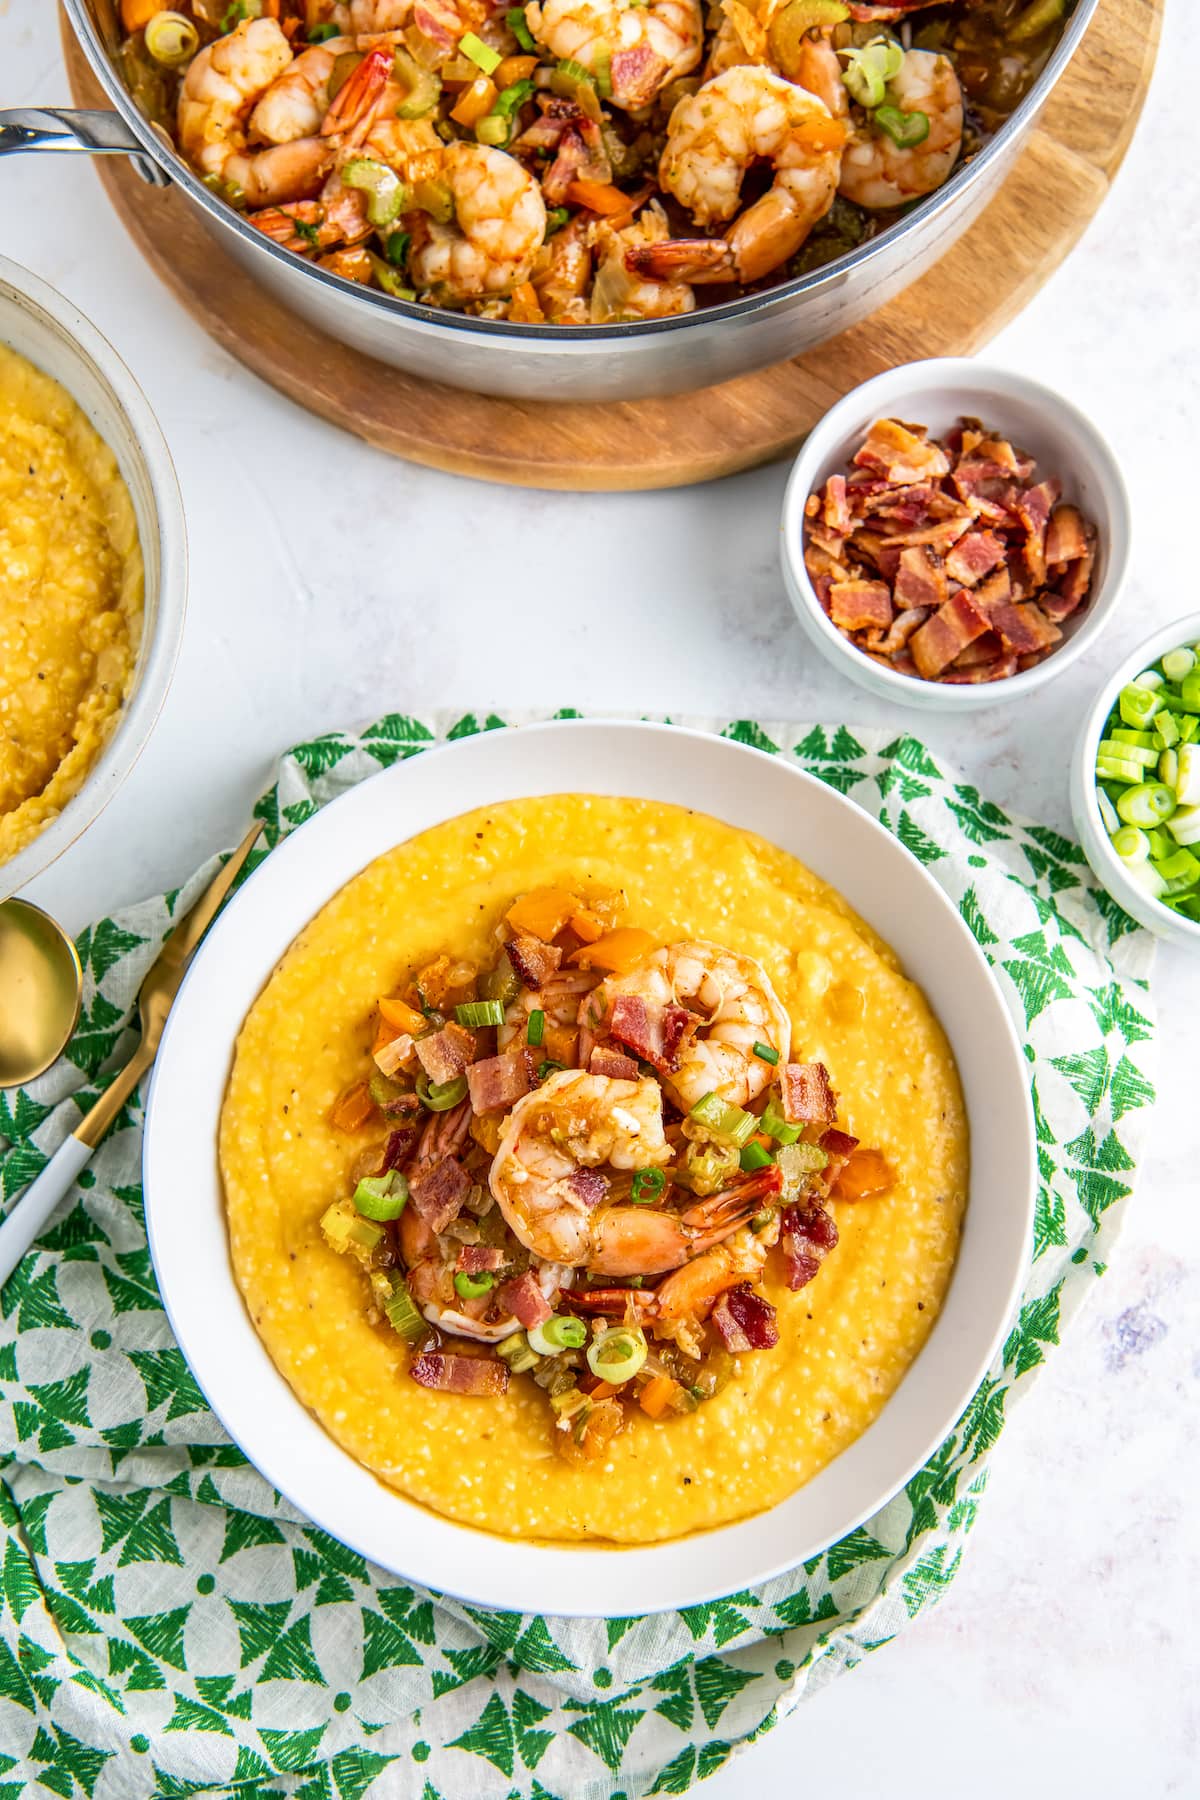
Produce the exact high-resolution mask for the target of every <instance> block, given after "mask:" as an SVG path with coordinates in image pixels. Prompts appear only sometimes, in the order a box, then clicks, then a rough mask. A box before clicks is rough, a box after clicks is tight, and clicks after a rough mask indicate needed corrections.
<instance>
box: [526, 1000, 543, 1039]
mask: <svg viewBox="0 0 1200 1800" xmlns="http://www.w3.org/2000/svg"><path fill="white" fill-rule="evenodd" d="M545 1035H546V1015H545V1013H544V1012H543V1011H542V1009H541V1007H540V1006H535V1007H534V1009H533V1011H532V1012H531V1013H530V1015H529V1024H528V1025H527V1026H526V1028H525V1042H526V1043H527V1044H532V1045H533V1047H534V1049H535V1050H536V1049H537V1047H538V1045H539V1044H540V1043H541V1041H542V1039H543V1038H544V1037H545Z"/></svg>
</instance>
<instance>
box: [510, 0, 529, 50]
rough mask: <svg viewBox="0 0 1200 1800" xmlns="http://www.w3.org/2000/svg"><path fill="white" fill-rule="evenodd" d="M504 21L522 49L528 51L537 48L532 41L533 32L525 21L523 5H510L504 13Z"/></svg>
mask: <svg viewBox="0 0 1200 1800" xmlns="http://www.w3.org/2000/svg"><path fill="white" fill-rule="evenodd" d="M504 23H505V24H506V25H507V26H508V29H509V30H510V31H511V32H512V34H513V36H514V37H515V38H516V40H517V42H518V44H520V46H521V48H522V50H524V51H525V52H526V53H528V52H529V51H531V50H536V49H537V45H536V44H535V43H534V41H533V33H532V32H531V31H530V29H529V26H528V25H527V24H526V22H525V8H524V7H523V6H510V7H509V9H508V11H507V12H506V13H505V15H504Z"/></svg>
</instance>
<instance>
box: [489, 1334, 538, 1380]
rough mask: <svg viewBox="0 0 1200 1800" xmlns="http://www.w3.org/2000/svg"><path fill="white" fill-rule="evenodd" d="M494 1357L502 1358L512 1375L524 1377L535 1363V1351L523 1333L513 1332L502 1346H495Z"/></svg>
mask: <svg viewBox="0 0 1200 1800" xmlns="http://www.w3.org/2000/svg"><path fill="white" fill-rule="evenodd" d="M496 1355H497V1356H501V1357H503V1358H504V1361H505V1362H506V1363H507V1364H508V1366H509V1368H510V1369H511V1370H512V1372H513V1374H514V1375H524V1374H525V1373H526V1371H527V1370H529V1369H532V1368H533V1367H534V1366H535V1364H536V1363H537V1351H536V1350H535V1349H534V1348H533V1346H532V1345H531V1344H530V1342H529V1339H528V1338H527V1337H526V1336H525V1333H524V1332H523V1331H514V1332H513V1334H512V1336H511V1337H506V1338H505V1340H504V1342H503V1343H502V1344H497V1345H496Z"/></svg>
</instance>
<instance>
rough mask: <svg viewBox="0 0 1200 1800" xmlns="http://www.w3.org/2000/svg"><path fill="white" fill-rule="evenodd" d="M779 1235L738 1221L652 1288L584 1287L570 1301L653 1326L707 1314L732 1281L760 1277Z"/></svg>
mask: <svg viewBox="0 0 1200 1800" xmlns="http://www.w3.org/2000/svg"><path fill="white" fill-rule="evenodd" d="M752 1186H753V1187H755V1189H756V1190H757V1184H756V1183H754V1184H752V1183H750V1182H746V1183H744V1186H743V1189H742V1190H739V1189H736V1188H731V1189H730V1194H731V1195H732V1194H734V1193H738V1192H739V1191H746V1190H749V1189H750V1188H751V1187H752ZM777 1237H778V1232H777V1231H776V1232H772V1231H770V1230H769V1229H768V1230H766V1231H761V1232H754V1231H751V1230H749V1229H748V1228H747V1227H746V1226H745V1225H742V1226H740V1227H739V1228H738V1229H737V1230H736V1231H735V1232H734V1233H733V1235H732V1236H731V1237H728V1238H726V1239H725V1240H724V1241H723V1242H721V1243H719V1244H713V1245H712V1246H711V1247H710V1248H709V1249H707V1250H705V1251H703V1252H702V1253H701V1254H700V1255H699V1256H694V1257H692V1258H691V1259H690V1261H688V1262H685V1263H684V1264H683V1265H682V1267H681V1268H677V1269H675V1270H674V1271H673V1273H671V1274H669V1275H668V1276H667V1277H666V1279H665V1280H664V1281H660V1282H659V1284H658V1286H657V1287H656V1288H596V1287H593V1288H584V1289H580V1290H579V1291H578V1292H577V1293H575V1294H573V1295H572V1305H573V1306H575V1307H576V1308H577V1309H578V1310H579V1311H581V1312H590V1313H602V1314H605V1315H608V1316H610V1317H612V1316H616V1317H618V1318H619V1317H622V1316H624V1315H625V1314H626V1313H629V1312H631V1313H633V1314H634V1315H635V1316H636V1317H637V1318H638V1320H639V1321H641V1322H644V1323H646V1324H652V1325H655V1326H658V1325H674V1324H676V1323H678V1321H679V1320H681V1319H706V1318H707V1317H708V1315H709V1313H710V1312H711V1311H712V1308H713V1305H714V1304H715V1302H716V1301H717V1300H718V1299H719V1298H720V1297H721V1295H722V1294H723V1293H725V1292H726V1290H727V1289H728V1288H731V1287H736V1286H737V1284H738V1282H739V1281H757V1280H758V1278H759V1276H760V1275H761V1274H762V1272H763V1268H764V1266H765V1264H766V1260H767V1251H768V1250H769V1249H770V1247H771V1245H772V1243H774V1242H775V1241H776V1239H777ZM629 1272H630V1271H628V1270H608V1271H606V1273H609V1274H627V1273H629Z"/></svg>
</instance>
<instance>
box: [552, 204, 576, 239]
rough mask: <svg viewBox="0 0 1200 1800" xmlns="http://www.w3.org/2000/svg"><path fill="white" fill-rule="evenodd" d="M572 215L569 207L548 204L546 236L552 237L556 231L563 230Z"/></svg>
mask: <svg viewBox="0 0 1200 1800" xmlns="http://www.w3.org/2000/svg"><path fill="white" fill-rule="evenodd" d="M570 217H571V212H570V208H569V207H566V206H548V207H547V208H546V236H547V237H548V238H552V237H553V236H554V234H555V232H556V231H561V230H562V228H563V226H564V225H565V224H566V223H567V221H568V219H569V218H570Z"/></svg>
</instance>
